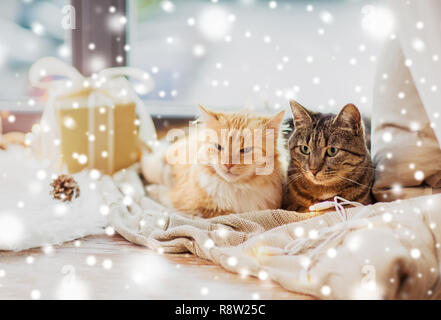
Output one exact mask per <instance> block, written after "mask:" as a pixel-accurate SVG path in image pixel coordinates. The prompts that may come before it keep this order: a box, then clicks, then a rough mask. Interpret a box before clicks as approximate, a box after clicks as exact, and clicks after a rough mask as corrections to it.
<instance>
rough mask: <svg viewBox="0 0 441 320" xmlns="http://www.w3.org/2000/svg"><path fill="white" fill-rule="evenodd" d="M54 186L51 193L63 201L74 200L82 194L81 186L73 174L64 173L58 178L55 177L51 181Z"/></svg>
mask: <svg viewBox="0 0 441 320" xmlns="http://www.w3.org/2000/svg"><path fill="white" fill-rule="evenodd" d="M51 187H52V188H53V189H52V191H51V193H50V194H51V195H52V196H53V197H54V199H57V200H62V201H72V200H73V198H74V197H75V198H78V197H79V196H80V187H79V186H78V183H77V182H76V181H75V180H74V178H73V177H72V176H69V175H66V174H62V175H59V176H58V178H56V179H54V180H53V181H52V183H51Z"/></svg>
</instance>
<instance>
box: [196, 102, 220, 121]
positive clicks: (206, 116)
mask: <svg viewBox="0 0 441 320" xmlns="http://www.w3.org/2000/svg"><path fill="white" fill-rule="evenodd" d="M199 109H201V114H202V116H201V118H202V120H203V121H204V122H205V123H206V124H208V125H209V124H210V123H213V122H215V121H217V120H218V118H217V114H216V113H215V112H213V111H210V110H207V109H205V108H204V107H203V106H201V105H199Z"/></svg>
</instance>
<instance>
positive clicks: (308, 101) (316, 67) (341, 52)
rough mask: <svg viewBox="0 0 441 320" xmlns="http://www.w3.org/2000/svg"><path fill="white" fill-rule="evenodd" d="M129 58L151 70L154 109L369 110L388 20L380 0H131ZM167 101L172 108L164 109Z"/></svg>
mask: <svg viewBox="0 0 441 320" xmlns="http://www.w3.org/2000/svg"><path fill="white" fill-rule="evenodd" d="M132 12H135V17H136V19H134V20H133V21H132V25H131V26H132V28H131V33H130V36H131V41H130V42H131V43H130V45H131V52H130V53H131V54H130V64H131V65H133V66H136V67H141V68H143V69H145V70H148V71H150V72H151V73H152V74H153V78H154V80H155V82H156V87H155V90H154V91H153V92H151V93H149V94H148V95H145V96H144V98H145V99H147V100H150V101H151V103H150V105H151V106H152V108H154V109H155V111H156V112H159V113H160V112H168V111H169V112H171V113H174V114H194V113H195V112H196V107H197V104H198V103H200V104H202V105H206V106H208V107H218V108H221V109H228V108H234V109H237V108H239V107H247V108H251V109H257V110H261V109H267V110H271V111H273V110H276V109H280V108H282V107H286V106H288V99H290V98H296V99H299V101H300V102H302V103H304V104H305V106H308V107H311V108H313V109H315V110H320V111H336V110H338V109H340V108H341V107H342V106H343V105H344V104H346V103H348V102H353V103H355V104H356V105H357V106H359V107H360V109H361V110H362V111H363V112H364V113H367V114H369V113H370V109H371V103H372V101H371V91H372V86H373V77H374V73H375V69H376V60H377V56H378V54H379V51H380V49H381V42H382V40H384V38H385V37H386V36H388V35H389V33H390V31H391V28H392V24H393V20H392V16H391V15H390V13H389V11H388V10H387V9H386V8H384V3H383V1H365V0H326V1H325V0H323V1H303V0H292V1H267V0H236V1H234V0H230V1H229V0H219V1H209V0H205V1H202V0H185V1H179V0H175V1H168V0H165V1H160V0H158V1H155V0H136V1H135V2H134V8H132ZM167 110H168V111H167Z"/></svg>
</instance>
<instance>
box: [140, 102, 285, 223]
mask: <svg viewBox="0 0 441 320" xmlns="http://www.w3.org/2000/svg"><path fill="white" fill-rule="evenodd" d="M200 109H201V111H202V117H201V118H200V120H201V122H202V124H201V125H199V126H198V128H197V130H192V128H190V132H189V133H188V134H187V135H185V137H183V138H181V139H178V140H177V141H176V142H174V143H172V144H170V145H168V146H165V147H162V149H160V150H155V151H154V152H153V153H151V154H146V155H144V156H143V158H142V161H141V162H142V172H143V175H144V177H145V178H146V180H147V181H148V182H149V183H153V185H150V186H149V187H147V192H148V194H149V196H151V197H152V198H154V199H156V200H158V201H159V202H161V203H162V204H164V205H166V206H169V207H174V208H176V209H178V210H180V211H183V212H187V213H190V214H194V215H200V216H202V217H204V218H210V217H214V216H218V215H224V214H229V213H240V212H247V211H254V210H265V209H276V208H280V206H281V204H282V195H283V184H284V182H285V179H286V171H287V155H285V152H284V149H283V148H282V143H281V139H280V138H279V131H280V125H281V122H282V120H283V115H284V111H282V112H280V113H278V114H276V115H275V116H258V115H252V114H249V113H245V112H244V113H222V112H213V111H208V110H206V109H204V108H203V107H200ZM196 131H197V132H196ZM169 133H170V132H169Z"/></svg>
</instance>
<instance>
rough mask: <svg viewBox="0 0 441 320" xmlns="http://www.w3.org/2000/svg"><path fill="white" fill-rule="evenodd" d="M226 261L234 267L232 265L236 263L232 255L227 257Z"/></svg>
mask: <svg viewBox="0 0 441 320" xmlns="http://www.w3.org/2000/svg"><path fill="white" fill-rule="evenodd" d="M227 263H228V265H230V266H232V267H234V266H236V265H237V258H236V257H234V256H232V257H229V258H228V259H227Z"/></svg>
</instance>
